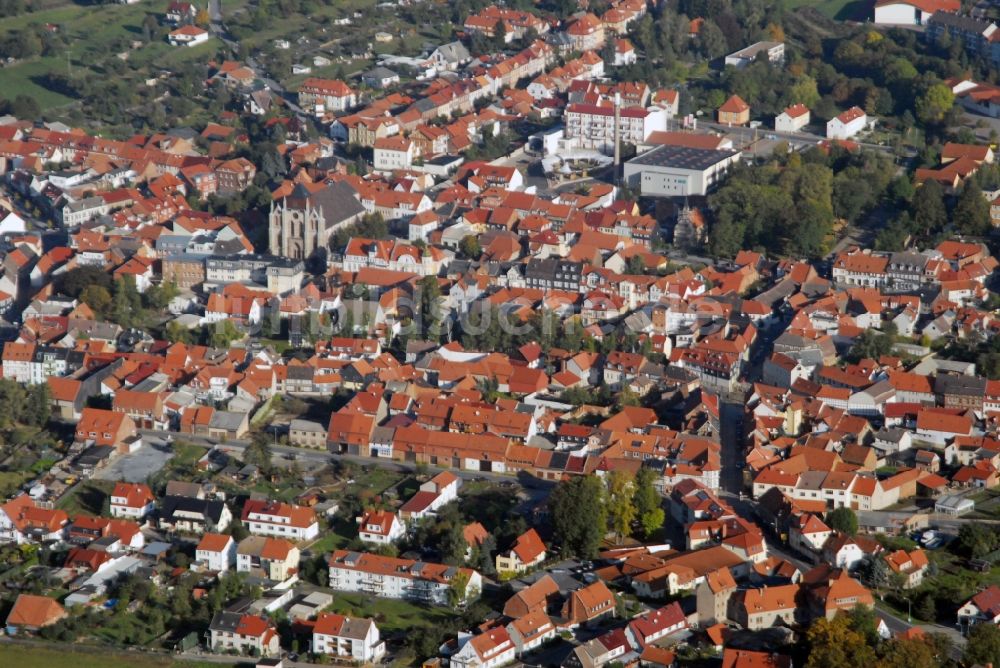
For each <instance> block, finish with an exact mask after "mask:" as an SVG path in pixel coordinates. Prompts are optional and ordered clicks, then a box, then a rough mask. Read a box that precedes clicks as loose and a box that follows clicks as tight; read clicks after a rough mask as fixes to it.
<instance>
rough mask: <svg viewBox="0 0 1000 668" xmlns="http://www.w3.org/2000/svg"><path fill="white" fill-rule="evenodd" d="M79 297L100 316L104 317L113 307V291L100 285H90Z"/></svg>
mask: <svg viewBox="0 0 1000 668" xmlns="http://www.w3.org/2000/svg"><path fill="white" fill-rule="evenodd" d="M79 299H80V301H81V302H83V303H84V304H86V305H87V306H89V307H90V308H91V310H93V311H94V313H95V314H96V315H97V316H99V317H104V315H105V314H106V313H108V311H109V310H110V309H111V293H109V292H108V291H107V289H105V288H103V287H101V286H100V285H88V286H87V287H85V288H84V289H83V291H82V292H81V293H80V297H79Z"/></svg>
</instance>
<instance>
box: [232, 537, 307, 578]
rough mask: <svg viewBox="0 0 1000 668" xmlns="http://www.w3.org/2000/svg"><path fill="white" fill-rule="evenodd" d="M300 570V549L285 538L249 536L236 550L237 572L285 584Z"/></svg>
mask: <svg viewBox="0 0 1000 668" xmlns="http://www.w3.org/2000/svg"><path fill="white" fill-rule="evenodd" d="M298 568H299V548H297V547H295V545H294V544H292V543H291V542H289V541H287V540H285V539H284V538H270V537H265V536H247V537H246V538H244V539H243V540H241V541H240V544H239V545H238V546H237V548H236V572H238V573H249V574H250V575H253V576H256V577H263V578H267V579H268V580H272V581H274V582H284V581H285V580H287V579H288V578H290V577H292V576H293V575H295V574H296V573H297V571H298Z"/></svg>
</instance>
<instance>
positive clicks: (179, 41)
mask: <svg viewBox="0 0 1000 668" xmlns="http://www.w3.org/2000/svg"><path fill="white" fill-rule="evenodd" d="M208 38H209V34H208V31H207V30H205V29H204V28H199V27H198V26H194V25H185V26H181V27H180V28H178V29H177V30H174V31H172V32H171V33H170V34H169V35H167V41H168V42H169V43H170V46H198V45H199V44H204V43H205V42H207V41H208Z"/></svg>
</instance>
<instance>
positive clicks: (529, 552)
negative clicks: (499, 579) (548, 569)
mask: <svg viewBox="0 0 1000 668" xmlns="http://www.w3.org/2000/svg"><path fill="white" fill-rule="evenodd" d="M543 561H545V543H543V542H542V537H541V536H539V535H538V532H537V531H535V530H534V529H528V530H527V531H526V532H524V533H523V534H521V535H520V536H518V537H517V540H515V541H514V545H513V547H511V548H510V550H508V551H506V552H499V553H497V556H496V569H497V572H498V573H523V572H524V571H526V570H529V569H531V568H534V567H535V566H538V565H539V564H541V563H542V562H543Z"/></svg>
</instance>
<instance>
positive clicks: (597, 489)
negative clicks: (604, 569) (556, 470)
mask: <svg viewBox="0 0 1000 668" xmlns="http://www.w3.org/2000/svg"><path fill="white" fill-rule="evenodd" d="M604 496H605V487H604V483H603V482H601V480H600V478H598V477H596V476H593V475H590V476H574V477H573V478H570V479H569V480H565V481H563V482H561V483H559V485H558V486H557V487H556V488H555V489H554V490H553V491H552V494H551V495H550V496H549V509H550V511H551V517H552V533H553V536H554V539H555V540H554V543H555V544H556V545H559V546H561V548H562V551H563V556H565V557H583V558H587V559H589V558H593V557H595V556H597V550H598V548H599V547H600V544H601V540H602V539H603V538H604V536H605V534H606V533H607V513H606V511H605V508H604Z"/></svg>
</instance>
